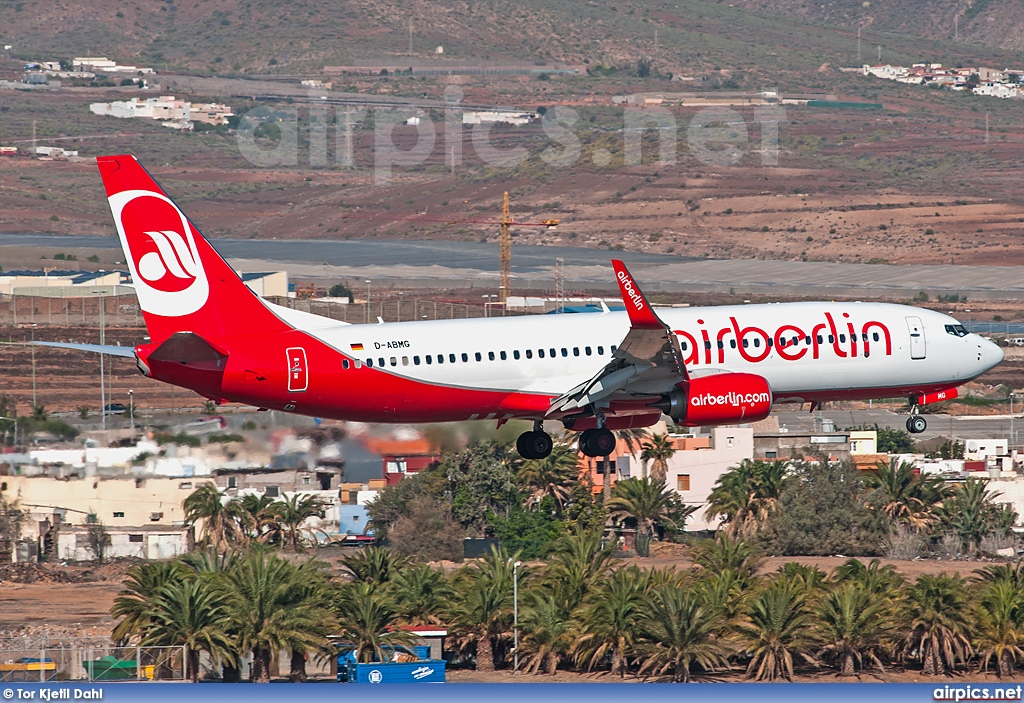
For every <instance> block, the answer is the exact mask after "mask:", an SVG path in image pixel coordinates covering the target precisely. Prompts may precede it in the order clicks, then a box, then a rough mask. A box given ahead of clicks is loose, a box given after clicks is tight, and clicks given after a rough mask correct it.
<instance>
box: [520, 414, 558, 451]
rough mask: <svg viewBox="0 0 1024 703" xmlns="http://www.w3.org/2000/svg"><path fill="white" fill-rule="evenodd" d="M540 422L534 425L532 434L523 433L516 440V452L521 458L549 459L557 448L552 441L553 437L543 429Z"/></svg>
mask: <svg viewBox="0 0 1024 703" xmlns="http://www.w3.org/2000/svg"><path fill="white" fill-rule="evenodd" d="M543 427H544V425H543V423H540V422H535V423H533V430H532V431H531V432H523V433H522V434H521V435H519V439H517V440H516V450H517V451H518V452H519V456H521V457H523V458H524V459H547V458H548V456H550V455H551V449H552V448H553V447H554V446H555V445H554V442H552V441H551V435H549V434H548V433H547V432H545V431H544V429H543Z"/></svg>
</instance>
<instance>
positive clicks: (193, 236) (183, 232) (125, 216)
mask: <svg viewBox="0 0 1024 703" xmlns="http://www.w3.org/2000/svg"><path fill="white" fill-rule="evenodd" d="M96 161H97V164H98V165H99V169H100V176H102V178H103V186H104V187H105V188H106V191H107V200H108V201H109V203H110V211H111V214H113V216H114V224H115V226H116V227H117V233H118V235H119V236H120V238H121V248H122V249H123V250H124V255H125V262H126V263H127V264H128V270H129V271H130V272H131V275H132V281H133V282H134V284H135V290H136V294H137V295H138V298H139V306H140V307H141V308H142V312H143V317H144V318H145V320H146V327H147V329H148V330H149V335H150V339H151V340H152V343H153V344H160V343H161V342H163V341H164V340H166V339H167V338H168V337H170V336H171V335H172V334H174V333H175V332H193V333H195V334H197V335H199V336H200V337H202V338H203V339H205V340H207V341H208V342H211V343H213V344H217V342H218V340H221V339H223V338H224V337H228V336H232V335H236V334H243V333H246V332H252V331H255V330H260V331H274V330H276V329H286V328H287V327H286V325H284V323H282V322H281V321H280V320H279V319H278V318H277V317H276V316H274V315H273V314H272V313H271V312H270V311H269V310H268V309H267V308H266V306H264V305H263V303H261V302H260V300H259V299H258V298H257V297H256V295H255V294H254V293H253V292H252V291H250V290H249V288H248V287H246V285H245V284H244V283H243V282H242V280H241V279H240V278H239V277H238V274H236V273H235V272H234V270H233V269H232V268H231V267H230V266H228V264H227V262H225V261H224V259H223V258H221V256H220V255H219V254H218V253H217V252H216V251H215V250H214V249H213V247H212V246H210V243H209V242H207V241H206V239H204V238H203V235H202V234H200V233H199V230H198V229H197V228H196V227H195V226H194V225H193V224H192V223H191V222H189V220H188V218H186V217H185V215H184V213H182V211H181V210H180V209H179V208H178V206H177V205H175V204H174V202H173V201H172V200H171V199H170V198H168V197H167V194H166V193H164V191H163V190H162V189H161V188H160V186H159V185H157V183H156V181H154V180H153V178H152V177H151V176H150V175H149V174H148V173H147V172H146V170H145V169H144V168H142V166H141V165H140V164H139V162H138V161H137V160H136V159H135V157H134V156H130V155H124V156H101V157H99V158H97V159H96Z"/></svg>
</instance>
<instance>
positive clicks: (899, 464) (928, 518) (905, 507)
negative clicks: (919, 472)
mask: <svg viewBox="0 0 1024 703" xmlns="http://www.w3.org/2000/svg"><path fill="white" fill-rule="evenodd" d="M876 468H877V469H878V473H877V474H873V475H868V476H867V478H866V480H865V483H866V484H867V486H868V487H869V488H874V489H875V491H876V493H877V494H878V495H879V496H880V500H881V508H882V512H884V513H885V514H886V515H887V516H888V518H889V520H890V521H891V522H892V523H894V524H902V525H906V526H907V527H910V528H912V529H915V530H920V529H926V528H928V527H930V526H931V525H932V524H934V523H935V521H936V520H937V516H936V512H935V511H936V509H937V508H938V507H939V506H941V505H942V501H943V499H944V498H946V497H947V494H948V491H947V490H946V488H945V483H944V482H943V481H942V480H940V479H938V478H936V477H934V476H915V475H914V462H912V461H911V462H907V461H899V460H898V459H896V458H893V459H892V460H890V461H889V463H886V462H884V461H880V462H878V464H877V465H876Z"/></svg>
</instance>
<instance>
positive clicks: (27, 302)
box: [0, 295, 142, 327]
mask: <svg viewBox="0 0 1024 703" xmlns="http://www.w3.org/2000/svg"><path fill="white" fill-rule="evenodd" d="M101 310H102V312H103V318H104V320H103V322H104V324H105V325H107V326H110V327H121V326H132V327H138V326H140V325H141V324H142V316H141V315H140V314H139V306H138V301H137V300H136V299H135V296H134V295H110V296H102V297H101V296H88V297H85V296H83V297H81V298H60V297H52V298H51V297H38V296H26V295H0V324H8V325H26V324H28V325H33V324H34V325H61V326H64V327H71V326H72V325H75V326H78V325H81V326H83V327H85V326H89V327H92V326H98V325H99V324H100V312H101Z"/></svg>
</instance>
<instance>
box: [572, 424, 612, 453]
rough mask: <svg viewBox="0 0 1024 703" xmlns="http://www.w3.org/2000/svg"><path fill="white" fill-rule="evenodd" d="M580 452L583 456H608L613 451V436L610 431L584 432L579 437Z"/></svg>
mask: <svg viewBox="0 0 1024 703" xmlns="http://www.w3.org/2000/svg"><path fill="white" fill-rule="evenodd" d="M580 451H581V452H583V454H584V456H590V457H599V456H608V455H609V454H611V453H612V452H613V451H615V435H614V434H612V432H611V430H606V429H600V430H585V431H584V432H583V434H582V435H580Z"/></svg>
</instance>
